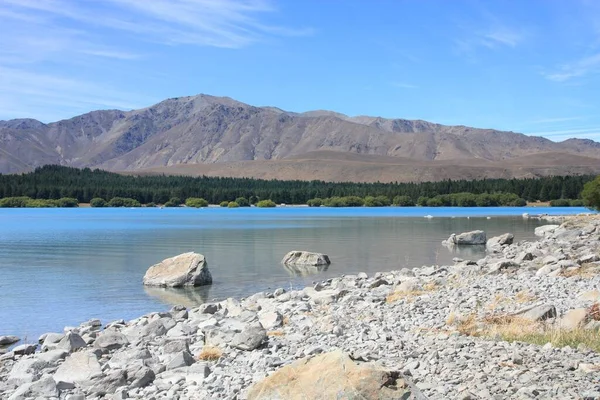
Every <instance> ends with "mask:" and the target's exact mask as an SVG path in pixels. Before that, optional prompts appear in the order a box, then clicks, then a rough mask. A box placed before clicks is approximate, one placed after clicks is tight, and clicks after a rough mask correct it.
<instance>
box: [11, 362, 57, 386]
mask: <svg viewBox="0 0 600 400" xmlns="http://www.w3.org/2000/svg"><path fill="white" fill-rule="evenodd" d="M48 366H49V363H48V362H46V361H44V360H39V359H37V358H22V359H20V360H19V361H17V362H16V363H15V364H14V365H13V367H12V369H11V370H10V373H9V374H8V382H9V383H10V384H12V385H23V384H25V383H29V382H34V381H36V380H38V379H39V377H40V376H41V375H42V371H43V370H44V369H45V368H47V367H48Z"/></svg>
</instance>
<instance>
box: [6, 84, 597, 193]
mask: <svg viewBox="0 0 600 400" xmlns="http://www.w3.org/2000/svg"><path fill="white" fill-rule="evenodd" d="M598 150H600V143H597V142H594V141H591V140H589V139H567V140H565V141H563V142H553V141H551V140H549V139H546V138H542V137H535V136H527V135H524V134H521V133H516V132H510V131H499V130H495V129H481V128H472V127H468V126H449V125H442V124H437V123H433V122H428V121H422V120H406V119H386V118H381V117H370V116H355V117H350V116H347V115H345V114H341V113H337V112H334V111H328V110H315V111H308V112H304V113H295V112H288V111H285V110H282V109H279V108H277V107H270V106H266V107H255V106H252V105H248V104H245V103H242V102H239V101H237V100H234V99H232V98H229V97H216V96H210V95H204V94H201V95H197V96H186V97H175V98H170V99H166V100H163V101H161V102H159V103H157V104H155V105H152V106H149V107H146V108H142V109H138V110H131V111H120V110H97V111H91V112H89V113H85V114H82V115H79V116H75V117H73V118H70V119H65V120H61V121H57V122H52V123H48V124H44V123H42V122H40V121H37V120H34V119H27V118H24V119H15V120H8V121H0V173H19V172H25V171H29V170H31V169H33V168H35V167H37V166H41V165H45V164H60V165H68V166H74V167H94V168H102V169H107V170H111V171H128V172H135V171H145V172H147V171H158V170H163V171H165V172H168V170H169V169H173V168H174V167H177V166H181V165H197V166H198V170H202V169H203V167H202V165H206V164H220V165H219V166H218V168H212V169H213V170H222V171H223V172H222V173H227V168H221V167H225V166H226V165H229V166H230V167H229V170H230V171H229V172H231V173H235V174H240V173H243V171H232V170H233V169H234V168H236V167H235V165H236V163H246V164H247V163H248V162H258V163H257V165H259V164H260V165H264V166H263V167H261V168H264V169H265V171H262V172H260V173H259V172H255V173H257V174H259V175H261V176H262V177H266V178H268V177H269V174H268V171H269V169H270V168H271V167H269V166H268V164H269V162H275V163H273V165H272V167H274V166H275V164H277V163H276V162H277V161H281V160H286V159H293V160H296V161H295V162H296V163H298V162H299V161H298V160H303V159H305V160H313V161H314V152H319V151H322V152H323V151H324V152H325V153H321V157H325V158H324V159H323V160H329V162H328V164H329V165H331V164H332V163H334V162H336V160H337V161H339V162H342V161H340V160H339V159H338V158H336V157H332V153H331V152H338V153H341V154H355V155H367V156H375V157H381V158H382V160H383V159H386V160H388V158H389V157H392V158H395V159H408V160H413V162H414V163H416V164H419V165H421V166H422V167H423V168H424V167H425V166H424V165H423V163H428V162H429V163H433V164H432V165H431V167H436V165H435V162H436V161H450V165H457V166H459V165H460V166H468V165H469V164H472V163H473V162H474V161H480V160H483V161H485V162H484V164H486V165H485V166H482V167H481V168H482V171H481V174H480V175H481V176H485V171H484V169H485V168H488V167H489V168H498V165H500V164H502V163H505V164H507V165H506V166H507V167H509V166H510V165H509V164H510V162H511V160H514V159H518V158H520V157H526V156H531V155H536V154H565V155H569V156H570V157H567V158H565V157H562V158H561V163H558V162H557V165H555V166H553V167H552V171H553V172H552V173H561V174H569V173H571V170H573V172H572V173H581V168H580V167H581V166H582V165H583V166H585V168H584V169H585V173H599V172H600V151H598ZM311 153H313V156H312V157H313V158H310V157H309V158H307V157H306V156H303V155H305V154H311ZM581 157H583V158H582V159H581V160H580V159H579V158H581ZM584 158H585V159H584ZM590 158H591V159H597V160H598V166H595V165H590V164H594V163H593V162H592V163H590V160H589V159H590ZM323 160H321V164H324V162H323ZM565 160H566V161H567V165H565V164H564V163H565ZM392 161H394V159H390V160H388V164H390V166H393V165H395V164H396V163H394V162H392ZM307 162H308V161H307ZM344 163H347V160H346V161H344ZM246 164H243V168H246V169H248V168H247V165H246ZM406 164H409V162H405V161H403V163H401V164H400V165H406ZM416 164H415V165H416ZM445 165H447V164H445ZM428 167H429V166H428ZM526 167H527V168H529V171H533V170H532V169H531V168H534V167H535V165H529V166H526ZM575 167H577V168H575ZM253 168H254V167H253ZM253 168H250V170H252V169H253ZM390 168H391V167H390ZM185 169H189V168H185ZM333 169H339V168H337V167H336V168H333ZM333 169H332V170H333ZM506 169H508V170H510V171H513V169H514V168H512V167H511V168H506ZM326 170H327V168H325V171H324V174H322V175H323V176H324V178H326V179H325V180H336V179H339V173H333V172H332V175H331V176H330V177H328V176H327V171H326ZM405 170H406V168H397V175H398V179H397V180H398V181H402V180H406V179H405V178H406V177H404V176H403V175H406V171H405ZM413 172H414V171H413ZM307 173H308V172H307ZM532 173H533V174H534V175H535V174H536V173H535V172H532ZM357 174H358V175H361V176H364V173H362V172H361V173H358V171H357ZM541 174H544V173H543V172H542V173H541ZM275 175H277V174H274V176H275ZM385 175H386V176H388V175H390V176H391V175H393V172H386V174H385ZM410 175H411V179H413V180H422V178H421V177H419V175H418V173H417V174H415V173H412V172H411V174H410ZM434 175H435V174H434ZM475 175H476V174H475ZM509 175H513V176H516V172H509ZM540 176H541V175H540ZM452 177H453V176H452V174H450V173H448V172H444V173H442V174H441V175H440V179H446V178H452ZM306 178H307V179H310V177H309V176H307V177H306ZM423 178H424V177H423ZM457 178H458V176H457ZM345 179H352V177H351V176H349V177H346V178H345Z"/></svg>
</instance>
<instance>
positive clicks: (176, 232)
mask: <svg viewBox="0 0 600 400" xmlns="http://www.w3.org/2000/svg"><path fill="white" fill-rule="evenodd" d="M585 211H586V210H585V209H583V208H564V209H560V208H548V209H545V208H544V209H542V208H533V209H527V208H433V209H429V208H421V207H419V208H372V209H369V208H359V209H357V208H352V209H335V208H319V209H315V208H291V207H287V208H277V209H256V208H252V209H248V208H247V209H221V208H209V209H198V210H196V209H158V208H152V209H89V208H88V209H85V208H82V209H0V274H1V275H0V276H1V280H0V304H2V307H0V335H3V334H14V335H18V336H20V337H28V339H29V340H30V341H31V340H35V339H37V337H38V335H40V334H41V333H44V332H49V331H61V330H62V328H63V327H64V326H66V325H76V324H79V323H81V322H83V321H86V320H88V319H90V318H100V319H101V320H102V321H103V322H105V323H106V322H109V321H111V320H115V319H120V318H124V319H131V318H135V317H138V316H140V315H142V314H145V313H148V312H151V311H159V310H165V309H168V308H169V306H170V305H172V304H185V305H187V306H192V305H194V304H199V303H202V302H203V301H207V300H212V299H223V298H227V297H242V296H246V295H249V294H252V293H254V292H257V291H261V290H273V289H275V288H277V287H285V288H290V287H291V286H293V287H302V286H304V285H306V284H310V283H311V282H312V281H314V280H322V279H326V278H328V277H332V276H339V275H341V274H354V273H358V272H361V271H364V272H367V273H374V272H378V271H386V270H392V269H399V268H402V267H416V266H422V265H431V264H442V263H449V262H451V260H452V258H453V257H456V256H459V257H465V258H472V259H478V258H481V257H483V256H484V255H485V250H484V249H482V248H479V247H476V248H466V249H463V250H461V252H460V253H453V252H451V251H450V250H448V249H447V248H445V247H443V246H442V245H441V241H442V240H443V239H446V238H447V237H448V236H449V235H450V234H451V233H453V232H456V233H458V232H463V231H468V230H473V229H483V230H485V231H486V232H487V233H488V237H491V236H494V235H498V234H502V233H505V232H512V233H514V234H515V240H531V239H533V238H534V235H533V230H534V228H535V227H536V226H539V225H542V224H544V223H543V222H539V221H531V220H523V218H522V217H521V214H522V213H523V212H529V213H531V214H539V213H553V214H566V213H579V212H585ZM428 214H430V215H433V216H434V218H432V219H427V218H423V216H424V215H428ZM486 216H492V218H491V219H487V218H486ZM290 250H310V251H317V252H323V253H326V254H328V255H329V256H330V258H331V260H332V265H331V266H330V267H329V268H328V269H327V270H325V271H321V272H320V273H318V274H316V275H312V276H297V275H295V274H294V273H293V272H290V271H287V270H286V269H285V268H284V267H283V266H282V265H281V264H280V261H281V259H282V257H283V256H284V254H285V253H287V252H288V251H290ZM187 251H196V252H199V253H202V254H204V255H205V256H206V258H207V260H208V263H209V267H210V270H211V272H212V275H213V280H214V282H213V285H212V286H211V287H206V288H198V289H188V290H173V289H171V290H164V289H148V288H144V287H143V286H142V284H141V279H142V276H143V275H144V273H145V271H146V269H147V268H148V267H149V266H150V265H153V264H155V263H157V262H159V261H161V260H163V259H165V258H167V257H171V256H174V255H177V254H180V253H183V252H187Z"/></svg>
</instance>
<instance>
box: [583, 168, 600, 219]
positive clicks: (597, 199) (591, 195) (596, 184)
mask: <svg viewBox="0 0 600 400" xmlns="http://www.w3.org/2000/svg"><path fill="white" fill-rule="evenodd" d="M581 197H582V198H583V202H584V204H585V206H586V207H589V208H593V209H595V210H598V211H600V175H599V176H597V177H596V179H594V180H593V181H590V182H588V183H586V184H585V185H584V186H583V191H582V192H581Z"/></svg>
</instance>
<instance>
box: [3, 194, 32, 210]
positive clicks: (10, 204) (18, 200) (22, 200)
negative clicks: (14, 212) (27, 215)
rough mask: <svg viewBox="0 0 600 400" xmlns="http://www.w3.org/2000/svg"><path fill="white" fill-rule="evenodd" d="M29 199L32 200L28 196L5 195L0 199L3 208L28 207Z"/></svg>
mask: <svg viewBox="0 0 600 400" xmlns="http://www.w3.org/2000/svg"><path fill="white" fill-rule="evenodd" d="M29 201H31V199H30V198H29V197H27V196H20V197H5V198H3V199H0V207H3V208H22V207H27V203H28V202H29Z"/></svg>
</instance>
